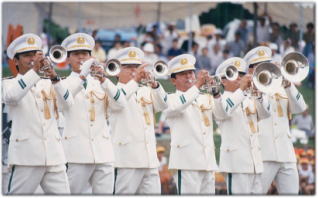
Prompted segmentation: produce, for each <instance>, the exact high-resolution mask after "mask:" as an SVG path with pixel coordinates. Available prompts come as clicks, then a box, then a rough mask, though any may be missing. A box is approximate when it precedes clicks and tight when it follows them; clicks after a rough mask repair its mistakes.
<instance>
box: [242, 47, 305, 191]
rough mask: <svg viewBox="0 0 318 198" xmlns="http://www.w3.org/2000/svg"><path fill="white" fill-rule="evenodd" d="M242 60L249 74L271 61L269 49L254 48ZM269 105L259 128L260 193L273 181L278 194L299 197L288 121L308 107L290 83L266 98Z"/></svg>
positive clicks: (266, 189)
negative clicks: (261, 164) (267, 114)
mask: <svg viewBox="0 0 318 198" xmlns="http://www.w3.org/2000/svg"><path fill="white" fill-rule="evenodd" d="M244 59H245V60H246V62H247V64H248V65H249V73H250V74H252V73H253V71H254V67H255V65H257V64H260V63H262V62H266V61H271V60H272V59H271V50H270V49H269V48H268V47H264V46H260V47H256V48H254V49H252V50H250V51H249V52H248V53H247V54H246V55H245V57H244ZM269 102H270V104H271V116H270V117H268V118H266V119H263V120H260V121H259V125H258V126H259V131H260V144H261V148H262V158H263V165H264V171H263V173H262V185H263V193H264V194H266V193H267V191H268V189H269V187H270V185H271V183H272V181H275V183H276V187H277V190H278V193H279V194H298V191H299V176H298V171H297V165H296V156H295V151H294V147H293V143H292V140H291V134H290V127H289V120H290V119H291V114H296V113H301V112H303V111H305V110H306V109H307V105H306V103H305V101H304V98H303V96H302V95H301V93H300V92H299V91H298V90H297V88H296V87H295V85H294V84H292V83H290V82H288V83H286V85H285V86H284V87H283V86H282V87H281V89H280V90H279V92H277V93H275V94H274V95H271V96H269Z"/></svg>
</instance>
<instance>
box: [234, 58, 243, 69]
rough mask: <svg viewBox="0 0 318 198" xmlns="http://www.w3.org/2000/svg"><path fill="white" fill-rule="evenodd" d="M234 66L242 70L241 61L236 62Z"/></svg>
mask: <svg viewBox="0 0 318 198" xmlns="http://www.w3.org/2000/svg"><path fill="white" fill-rule="evenodd" d="M234 66H235V67H237V68H240V66H241V62H240V61H238V60H237V61H234Z"/></svg>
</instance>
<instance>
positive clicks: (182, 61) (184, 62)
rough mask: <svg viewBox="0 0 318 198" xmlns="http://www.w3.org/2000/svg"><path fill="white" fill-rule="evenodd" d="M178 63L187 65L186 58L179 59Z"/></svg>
mask: <svg viewBox="0 0 318 198" xmlns="http://www.w3.org/2000/svg"><path fill="white" fill-rule="evenodd" d="M180 63H181V65H185V64H187V63H188V60H187V59H186V58H181V60H180Z"/></svg>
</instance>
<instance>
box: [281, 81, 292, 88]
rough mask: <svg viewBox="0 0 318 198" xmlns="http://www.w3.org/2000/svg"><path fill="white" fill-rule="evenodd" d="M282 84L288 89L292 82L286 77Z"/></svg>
mask: <svg viewBox="0 0 318 198" xmlns="http://www.w3.org/2000/svg"><path fill="white" fill-rule="evenodd" d="M282 85H283V87H284V88H285V89H286V88H288V87H290V86H291V82H290V81H288V80H286V79H284V80H283V82H282Z"/></svg>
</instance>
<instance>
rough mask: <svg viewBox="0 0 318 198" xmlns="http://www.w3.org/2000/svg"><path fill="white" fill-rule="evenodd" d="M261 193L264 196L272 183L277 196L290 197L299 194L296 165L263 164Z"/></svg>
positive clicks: (266, 162)
mask: <svg viewBox="0 0 318 198" xmlns="http://www.w3.org/2000/svg"><path fill="white" fill-rule="evenodd" d="M263 166H264V171H263V173H262V184H263V193H264V194H266V193H267V191H268V189H269V188H270V185H271V183H272V182H273V181H275V183H276V187H277V191H278V193H279V194H283V195H290V194H298V192H299V175H298V170H297V165H296V163H290V162H289V163H287V162H268V161H265V162H263Z"/></svg>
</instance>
